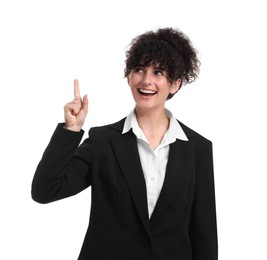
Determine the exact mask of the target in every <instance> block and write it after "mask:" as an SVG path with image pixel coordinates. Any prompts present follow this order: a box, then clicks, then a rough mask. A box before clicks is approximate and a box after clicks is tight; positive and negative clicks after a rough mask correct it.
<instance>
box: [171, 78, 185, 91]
mask: <svg viewBox="0 0 267 260" xmlns="http://www.w3.org/2000/svg"><path fill="white" fill-rule="evenodd" d="M181 85H182V81H181V79H177V80H176V81H174V82H173V83H172V84H171V86H170V94H175V93H176V92H177V91H178V90H179V89H180V87H181Z"/></svg>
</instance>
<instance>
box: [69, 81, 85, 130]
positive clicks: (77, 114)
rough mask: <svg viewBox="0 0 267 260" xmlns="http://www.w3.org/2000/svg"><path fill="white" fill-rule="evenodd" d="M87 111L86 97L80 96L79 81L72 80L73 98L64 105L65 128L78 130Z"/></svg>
mask: <svg viewBox="0 0 267 260" xmlns="http://www.w3.org/2000/svg"><path fill="white" fill-rule="evenodd" d="M87 112H88V97H87V95H85V96H84V97H83V99H82V98H81V96H80V88H79V82H78V80H77V79H75V80H74V100H73V101H71V102H70V103H67V104H66V105H65V106H64V118H65V126H64V127H65V128H66V129H68V130H71V131H75V132H79V131H80V130H81V129H82V126H83V124H84V121H85V118H86V115H87Z"/></svg>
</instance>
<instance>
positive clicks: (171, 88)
mask: <svg viewBox="0 0 267 260" xmlns="http://www.w3.org/2000/svg"><path fill="white" fill-rule="evenodd" d="M127 79H128V84H129V86H130V87H131V91H132V95H133V98H134V100H135V103H136V108H137V109H141V110H147V109H164V105H165V102H166V100H167V97H168V95H169V94H170V93H171V94H174V93H175V92H177V91H178V90H179V87H180V83H181V81H180V80H177V81H175V82H174V83H172V84H170V81H169V80H168V75H167V72H166V71H164V70H162V69H161V68H160V67H159V66H157V65H150V66H147V67H142V66H139V67H136V68H135V69H133V70H132V71H131V73H130V74H129V75H128V77H127Z"/></svg>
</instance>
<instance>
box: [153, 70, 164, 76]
mask: <svg viewBox="0 0 267 260" xmlns="http://www.w3.org/2000/svg"><path fill="white" fill-rule="evenodd" d="M154 74H155V75H157V76H163V75H164V71H163V70H161V69H156V70H155V71H154Z"/></svg>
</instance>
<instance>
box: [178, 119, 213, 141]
mask: <svg viewBox="0 0 267 260" xmlns="http://www.w3.org/2000/svg"><path fill="white" fill-rule="evenodd" d="M177 121H178V123H179V124H180V126H181V127H182V129H183V131H184V132H185V134H186V136H187V138H188V139H189V141H193V142H197V143H199V144H211V143H212V142H211V140H209V139H207V138H206V137H204V136H203V135H201V134H199V133H198V132H196V131H195V130H193V129H191V128H190V127H188V126H187V125H185V124H183V123H182V122H180V121H179V120H177Z"/></svg>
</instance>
